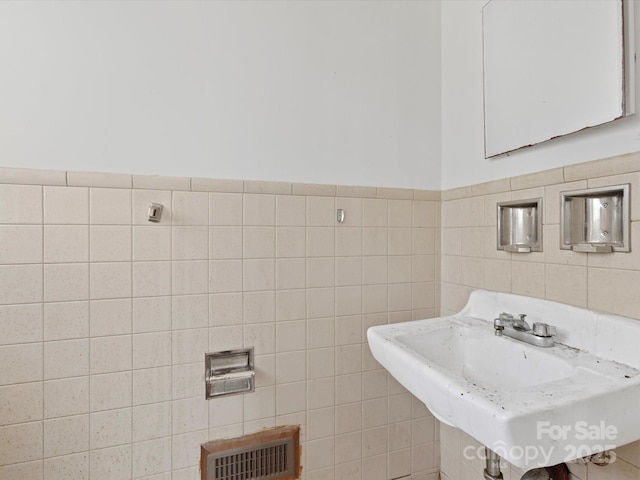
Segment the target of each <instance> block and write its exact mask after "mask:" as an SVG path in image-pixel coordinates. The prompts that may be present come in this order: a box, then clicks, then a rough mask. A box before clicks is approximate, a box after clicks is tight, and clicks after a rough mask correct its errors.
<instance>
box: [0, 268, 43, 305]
mask: <svg viewBox="0 0 640 480" xmlns="http://www.w3.org/2000/svg"><path fill="white" fill-rule="evenodd" d="M36 302H42V266H41V265H0V305H8V304H12V303H36Z"/></svg>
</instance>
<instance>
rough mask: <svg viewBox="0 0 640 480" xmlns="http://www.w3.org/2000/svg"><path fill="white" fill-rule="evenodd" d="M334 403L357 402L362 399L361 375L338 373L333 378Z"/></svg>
mask: <svg viewBox="0 0 640 480" xmlns="http://www.w3.org/2000/svg"><path fill="white" fill-rule="evenodd" d="M335 382H336V405H343V404H345V403H353V402H359V401H361V400H362V375H361V374H359V373H356V374H353V375H340V376H338V377H336V378H335Z"/></svg>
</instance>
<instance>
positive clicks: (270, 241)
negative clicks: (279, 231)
mask: <svg viewBox="0 0 640 480" xmlns="http://www.w3.org/2000/svg"><path fill="white" fill-rule="evenodd" d="M242 230H243V231H242V245H243V246H242V256H243V258H245V259H246V258H273V257H274V255H275V228H274V227H245V228H243V229H242Z"/></svg>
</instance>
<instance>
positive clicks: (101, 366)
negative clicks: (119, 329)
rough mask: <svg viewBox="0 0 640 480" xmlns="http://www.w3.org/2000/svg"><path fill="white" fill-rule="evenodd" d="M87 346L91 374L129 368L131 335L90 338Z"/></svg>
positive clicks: (130, 361) (130, 362)
mask: <svg viewBox="0 0 640 480" xmlns="http://www.w3.org/2000/svg"><path fill="white" fill-rule="evenodd" d="M89 347H90V352H91V353H90V364H89V365H90V372H91V374H92V375H94V374H97V373H109V372H120V371H123V370H131V364H132V352H131V349H132V347H131V335H117V336H112V337H98V338H92V339H91V343H90V345H89Z"/></svg>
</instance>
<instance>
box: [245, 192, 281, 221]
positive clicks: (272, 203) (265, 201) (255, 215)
mask: <svg viewBox="0 0 640 480" xmlns="http://www.w3.org/2000/svg"><path fill="white" fill-rule="evenodd" d="M242 215H243V216H242V218H243V221H242V224H243V225H245V226H246V225H253V226H273V225H275V224H276V198H275V195H260V194H244V196H243V214H242Z"/></svg>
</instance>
